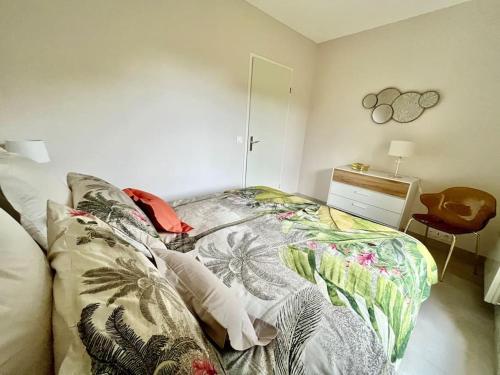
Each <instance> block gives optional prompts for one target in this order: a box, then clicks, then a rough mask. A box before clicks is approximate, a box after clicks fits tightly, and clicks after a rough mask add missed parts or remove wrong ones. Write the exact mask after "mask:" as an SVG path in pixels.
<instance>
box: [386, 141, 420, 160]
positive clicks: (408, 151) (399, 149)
mask: <svg viewBox="0 0 500 375" xmlns="http://www.w3.org/2000/svg"><path fill="white" fill-rule="evenodd" d="M414 151H415V143H413V142H410V141H391V146H390V147H389V155H390V156H397V157H402V158H406V157H409V156H412V155H413V152H414Z"/></svg>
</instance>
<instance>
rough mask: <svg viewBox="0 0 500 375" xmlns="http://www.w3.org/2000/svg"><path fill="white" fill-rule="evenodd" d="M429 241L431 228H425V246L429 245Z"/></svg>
mask: <svg viewBox="0 0 500 375" xmlns="http://www.w3.org/2000/svg"><path fill="white" fill-rule="evenodd" d="M428 239H429V226H428V225H426V226H425V239H424V244H426V245H427V240H428Z"/></svg>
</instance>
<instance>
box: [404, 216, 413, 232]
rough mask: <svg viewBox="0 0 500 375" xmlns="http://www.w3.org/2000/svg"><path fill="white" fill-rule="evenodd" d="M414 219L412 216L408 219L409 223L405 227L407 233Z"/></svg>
mask: <svg viewBox="0 0 500 375" xmlns="http://www.w3.org/2000/svg"><path fill="white" fill-rule="evenodd" d="M413 220H415V219H413V218H412V217H411V218H410V220H408V224H406V227H405V233H406V232H408V228H409V227H410V224H411V223H412V222H413Z"/></svg>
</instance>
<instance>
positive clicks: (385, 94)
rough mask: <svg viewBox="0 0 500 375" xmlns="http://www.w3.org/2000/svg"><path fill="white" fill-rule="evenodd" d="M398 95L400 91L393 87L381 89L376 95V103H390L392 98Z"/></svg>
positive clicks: (392, 100)
mask: <svg viewBox="0 0 500 375" xmlns="http://www.w3.org/2000/svg"><path fill="white" fill-rule="evenodd" d="M399 95H401V92H400V91H399V90H398V89H395V88H394V87H389V88H387V89H383V90H382V91H380V92H379V93H378V95H377V105H380V104H389V105H391V104H392V103H393V102H394V99H396V98H397V97H398V96H399Z"/></svg>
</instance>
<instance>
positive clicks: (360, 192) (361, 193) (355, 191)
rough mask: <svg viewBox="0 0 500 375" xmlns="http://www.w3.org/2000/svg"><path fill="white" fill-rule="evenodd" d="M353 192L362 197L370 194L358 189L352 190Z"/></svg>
mask: <svg viewBox="0 0 500 375" xmlns="http://www.w3.org/2000/svg"><path fill="white" fill-rule="evenodd" d="M354 194H358V195H362V196H363V197H369V196H370V194H367V193H363V192H362V191H359V190H354Z"/></svg>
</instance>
